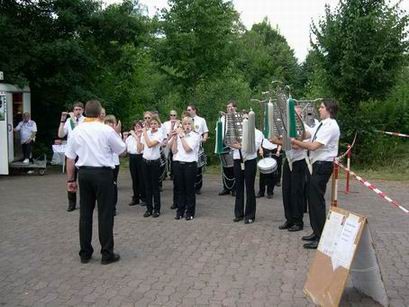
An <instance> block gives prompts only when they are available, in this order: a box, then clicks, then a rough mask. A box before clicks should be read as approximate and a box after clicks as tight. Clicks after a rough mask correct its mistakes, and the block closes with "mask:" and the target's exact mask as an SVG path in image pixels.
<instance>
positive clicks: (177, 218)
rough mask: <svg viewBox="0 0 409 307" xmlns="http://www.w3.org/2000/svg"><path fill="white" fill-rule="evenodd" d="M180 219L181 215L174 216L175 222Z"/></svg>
mask: <svg viewBox="0 0 409 307" xmlns="http://www.w3.org/2000/svg"><path fill="white" fill-rule="evenodd" d="M181 219H183V215H176V216H175V220H181Z"/></svg>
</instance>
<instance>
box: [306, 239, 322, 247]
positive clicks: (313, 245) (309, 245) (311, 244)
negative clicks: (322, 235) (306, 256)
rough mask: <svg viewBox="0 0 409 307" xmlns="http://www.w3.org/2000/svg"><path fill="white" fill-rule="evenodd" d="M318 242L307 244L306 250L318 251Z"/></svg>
mask: <svg viewBox="0 0 409 307" xmlns="http://www.w3.org/2000/svg"><path fill="white" fill-rule="evenodd" d="M318 243H319V241H318V240H314V241H311V242H310V243H305V244H304V248H306V249H317V247H318Z"/></svg>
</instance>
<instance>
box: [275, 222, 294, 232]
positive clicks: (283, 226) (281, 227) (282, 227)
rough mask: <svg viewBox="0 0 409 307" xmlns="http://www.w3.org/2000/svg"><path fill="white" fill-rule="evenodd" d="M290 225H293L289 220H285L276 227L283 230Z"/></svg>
mask: <svg viewBox="0 0 409 307" xmlns="http://www.w3.org/2000/svg"><path fill="white" fill-rule="evenodd" d="M291 226H293V225H292V224H290V223H289V222H287V221H285V222H284V224H281V225H280V226H278V229H281V230H283V229H288V228H290V227H291Z"/></svg>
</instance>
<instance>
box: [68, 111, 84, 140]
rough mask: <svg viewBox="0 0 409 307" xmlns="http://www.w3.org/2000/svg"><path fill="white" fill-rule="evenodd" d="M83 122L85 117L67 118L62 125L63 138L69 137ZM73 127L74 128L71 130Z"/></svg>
mask: <svg viewBox="0 0 409 307" xmlns="http://www.w3.org/2000/svg"><path fill="white" fill-rule="evenodd" d="M84 120H85V116H82V115H81V116H80V117H75V119H72V118H71V117H69V118H68V119H67V121H66V122H65V124H64V136H67V139H68V138H69V137H70V134H71V132H72V131H73V130H74V129H75V127H77V126H78V125H79V124H82V123H83V122H84ZM73 127H74V128H73Z"/></svg>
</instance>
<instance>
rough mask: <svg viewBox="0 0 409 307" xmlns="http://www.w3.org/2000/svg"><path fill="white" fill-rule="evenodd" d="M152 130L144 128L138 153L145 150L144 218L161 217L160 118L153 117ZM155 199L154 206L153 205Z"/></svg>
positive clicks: (150, 122)
mask: <svg viewBox="0 0 409 307" xmlns="http://www.w3.org/2000/svg"><path fill="white" fill-rule="evenodd" d="M146 121H147V122H148V123H149V127H150V129H148V127H147V126H145V127H143V130H142V139H141V143H140V144H138V152H139V153H141V152H142V150H143V154H142V158H143V174H144V176H145V190H146V212H145V214H144V215H143V216H144V217H149V216H151V215H152V216H153V217H159V215H160V207H161V203H160V190H159V181H160V147H161V144H162V141H163V133H162V131H161V130H159V128H160V126H161V122H160V119H159V117H157V116H152V117H151V119H150V120H149V121H148V120H146ZM152 199H153V205H152Z"/></svg>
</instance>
